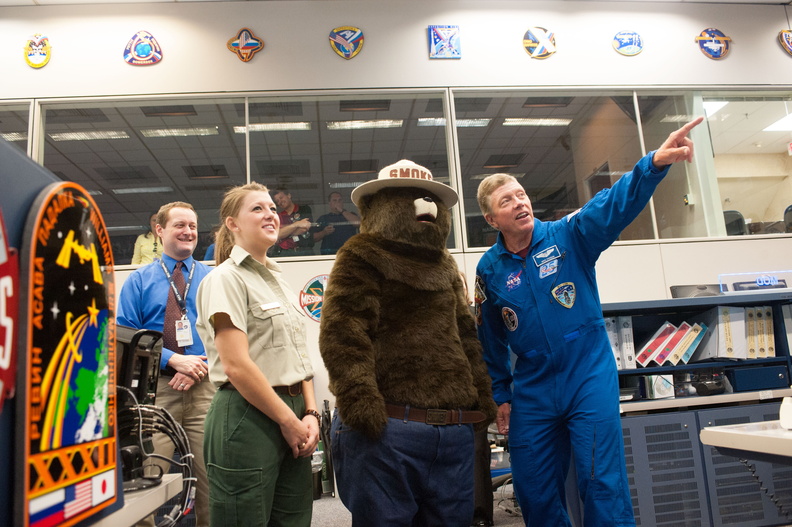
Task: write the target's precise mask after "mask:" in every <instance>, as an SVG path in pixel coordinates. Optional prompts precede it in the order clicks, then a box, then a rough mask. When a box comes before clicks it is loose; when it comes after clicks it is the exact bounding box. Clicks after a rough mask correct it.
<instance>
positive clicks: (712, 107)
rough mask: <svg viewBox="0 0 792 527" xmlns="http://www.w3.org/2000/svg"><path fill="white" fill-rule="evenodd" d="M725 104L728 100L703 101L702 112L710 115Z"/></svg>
mask: <svg viewBox="0 0 792 527" xmlns="http://www.w3.org/2000/svg"><path fill="white" fill-rule="evenodd" d="M727 104H729V102H728V101H704V113H705V114H706V116H707V117H711V116H713V115H715V113H716V112H717V111H718V110H720V109H721V108H723V107H724V106H726V105H727Z"/></svg>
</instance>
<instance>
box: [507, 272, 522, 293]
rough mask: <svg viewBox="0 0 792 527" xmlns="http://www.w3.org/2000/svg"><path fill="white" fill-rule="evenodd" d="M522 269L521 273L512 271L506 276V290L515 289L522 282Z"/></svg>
mask: <svg viewBox="0 0 792 527" xmlns="http://www.w3.org/2000/svg"><path fill="white" fill-rule="evenodd" d="M521 274H522V271H520V272H519V273H511V274H510V275H509V276H507V277H506V291H509V292H511V291H514V290H515V289H517V288H518V287H520V284H522V280H521V279H520V275H521Z"/></svg>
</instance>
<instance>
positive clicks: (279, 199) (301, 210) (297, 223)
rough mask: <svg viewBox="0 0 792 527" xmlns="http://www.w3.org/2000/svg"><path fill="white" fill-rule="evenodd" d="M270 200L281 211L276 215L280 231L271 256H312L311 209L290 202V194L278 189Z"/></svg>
mask: <svg viewBox="0 0 792 527" xmlns="http://www.w3.org/2000/svg"><path fill="white" fill-rule="evenodd" d="M272 199H273V200H275V203H276V204H277V205H278V207H279V208H280V209H281V210H280V212H279V213H278V216H279V219H280V229H279V231H278V241H277V242H276V243H275V244H274V246H273V247H272V249H271V251H270V255H271V256H305V255H309V254H313V246H314V238H313V234H312V233H311V232H309V229H310V228H311V207H309V206H308V205H298V204H296V203H295V202H293V201H292V196H291V193H290V192H289V191H288V190H286V189H278V190H276V191H275V192H273V193H272Z"/></svg>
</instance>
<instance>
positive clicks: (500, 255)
mask: <svg viewBox="0 0 792 527" xmlns="http://www.w3.org/2000/svg"><path fill="white" fill-rule="evenodd" d="M653 155H654V152H652V153H650V154H648V155H647V156H645V157H643V158H642V159H641V160H640V161H639V162H638V163H637V164H636V165H635V167H634V168H633V170H632V172H628V173H627V174H625V175H623V176H622V177H621V178H620V179H619V180H618V181H617V182H616V183H615V184H614V185H613V187H612V188H610V189H605V190H603V191H601V192H599V193H598V194H597V195H596V196H594V197H593V198H592V199H591V200H590V201H589V202H588V203H586V204H585V205H584V206H583V207H582V208H581V209H580V210H578V211H576V213H572V214H569V215H568V216H566V217H565V218H562V219H560V220H557V221H551V222H542V221H540V220H534V231H533V239H532V240H531V246H530V249H529V251H528V255H527V257H526V258H521V257H520V256H518V255H516V254H513V253H510V252H509V251H508V250H507V249H506V247H505V246H504V243H503V238H502V235H499V236H498V241H497V242H496V243H495V245H494V246H492V247H491V248H490V249H489V250H488V251H487V252H486V253H485V254H484V256H483V257H482V258H481V260H480V261H479V264H478V266H477V268H476V306H477V322H478V335H479V339H480V340H481V343H482V345H483V347H484V359H485V361H486V363H487V367H488V369H489V373H490V376H491V377H492V391H493V396H494V398H495V402H496V403H497V404H498V405H499V406H500V405H501V404H503V403H506V402H511V419H510V430H509V448H510V452H511V464H512V475H513V478H514V488H515V492H516V494H517V499H518V501H519V503H520V506H521V508H522V512H523V516H524V518H525V521H526V524H527V525H531V526H532V527H533V526H542V525H546V526H552V527H560V526H564V525H567V526H568V525H571V524H570V521H569V518H568V515H567V512H566V498H565V495H564V482H565V478H566V474H567V472H568V469H569V463H570V452H573V453H574V459H575V468H576V471H577V475H578V488H579V490H580V497H581V500H582V501H583V504H584V517H585V525H586V526H587V527H589V526H594V525H601V526H608V527H613V526H617V525H618V526H623V525H635V520H634V518H633V510H632V503H631V500H630V492H629V486H628V482H627V474H626V467H625V458H624V444H623V438H622V427H621V420H620V416H619V381H618V374H617V371H616V363H615V361H614V360H613V353H612V351H611V347H610V344H609V341H608V337H607V334H606V332H605V324H604V321H603V318H602V308H601V306H600V300H599V293H598V291H597V281H596V276H595V271H594V265H595V263H596V261H597V258H599V255H600V253H602V251H604V250H605V249H607V248H608V247H609V246H610V245H611V244H612V243H613V242H614V241H616V239H617V238H618V236H619V233H621V231H622V230H623V229H624V228H625V227H627V225H629V224H630V222H632V221H633V220H634V219H635V217H636V216H638V214H639V213H640V212H641V210H643V208H644V206H646V204H647V203H648V202H649V199H650V198H651V196H652V193H653V192H654V190H655V188H656V186H657V185H658V183H660V181H661V180H662V179H663V177H664V176H665V175H666V173H667V172H668V167H665V168H664V169H660V170H658V169H656V168H655V167H654V165H653V164H652V156H653ZM510 349H511V351H512V352H513V353H514V354H515V355H516V357H517V359H516V364H515V369H514V372H513V373H512V371H511V364H510V353H509V350H510ZM512 383H513V388H512ZM512 390H513V393H512Z"/></svg>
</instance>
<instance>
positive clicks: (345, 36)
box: [330, 26, 363, 60]
mask: <svg viewBox="0 0 792 527" xmlns="http://www.w3.org/2000/svg"><path fill="white" fill-rule="evenodd" d="M330 47H331V48H333V51H335V52H336V53H337V54H338V56H339V57H343V58H345V59H347V60H349V59H351V58H352V57H354V56H355V55H357V54H358V53H360V50H361V49H363V31H362V30H361V29H359V28H356V27H353V26H341V27H337V28H335V29H334V30H332V31H331V32H330Z"/></svg>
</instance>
